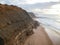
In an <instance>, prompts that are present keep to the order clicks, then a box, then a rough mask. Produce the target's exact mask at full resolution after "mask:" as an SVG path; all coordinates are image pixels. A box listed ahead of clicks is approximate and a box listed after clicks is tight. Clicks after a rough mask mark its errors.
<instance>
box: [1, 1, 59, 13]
mask: <svg viewBox="0 0 60 45" xmlns="http://www.w3.org/2000/svg"><path fill="white" fill-rule="evenodd" d="M0 3H2V4H12V5H16V6H19V7H22V8H23V9H25V10H27V11H32V12H36V13H40V12H42V13H44V14H59V13H60V0H0Z"/></svg>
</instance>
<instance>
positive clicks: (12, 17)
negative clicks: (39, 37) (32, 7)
mask: <svg viewBox="0 0 60 45" xmlns="http://www.w3.org/2000/svg"><path fill="white" fill-rule="evenodd" d="M33 25H34V21H33V19H32V18H31V17H30V16H29V14H28V13H27V12H26V11H25V10H23V9H22V8H19V7H16V6H13V5H6V4H5V5H2V4H0V44H1V45H23V43H24V41H25V40H26V38H27V37H28V36H29V35H31V34H32V33H33Z"/></svg>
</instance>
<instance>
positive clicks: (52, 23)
mask: <svg viewBox="0 0 60 45" xmlns="http://www.w3.org/2000/svg"><path fill="white" fill-rule="evenodd" d="M36 17H37V18H35V20H37V21H38V22H40V23H41V24H42V25H44V26H45V27H46V28H50V29H53V30H54V31H57V32H59V33H60V15H51V14H49V15H36Z"/></svg>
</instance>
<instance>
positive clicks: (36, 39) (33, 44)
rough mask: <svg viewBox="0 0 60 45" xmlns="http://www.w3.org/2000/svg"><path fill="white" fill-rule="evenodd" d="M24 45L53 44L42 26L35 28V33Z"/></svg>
mask: <svg viewBox="0 0 60 45" xmlns="http://www.w3.org/2000/svg"><path fill="white" fill-rule="evenodd" d="M24 45H53V43H52V41H51V40H50V38H49V37H48V35H47V33H46V32H45V30H44V28H43V27H42V26H39V27H38V28H37V29H35V30H34V34H33V35H32V36H30V37H29V38H28V39H27V40H26V42H25V44H24Z"/></svg>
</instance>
